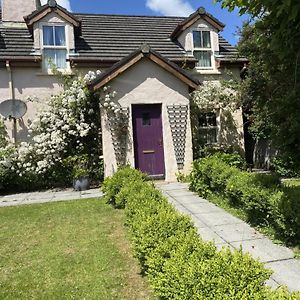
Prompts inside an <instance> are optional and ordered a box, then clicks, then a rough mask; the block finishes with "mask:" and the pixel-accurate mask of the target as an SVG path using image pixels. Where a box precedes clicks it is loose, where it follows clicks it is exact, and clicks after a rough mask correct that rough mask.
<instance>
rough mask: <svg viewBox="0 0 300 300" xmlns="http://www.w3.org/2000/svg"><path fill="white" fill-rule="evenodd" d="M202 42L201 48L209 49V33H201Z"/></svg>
mask: <svg viewBox="0 0 300 300" xmlns="http://www.w3.org/2000/svg"><path fill="white" fill-rule="evenodd" d="M202 41H203V45H202V47H203V48H211V43H210V32H209V31H202Z"/></svg>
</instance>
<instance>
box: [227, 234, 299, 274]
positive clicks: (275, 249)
mask: <svg viewBox="0 0 300 300" xmlns="http://www.w3.org/2000/svg"><path fill="white" fill-rule="evenodd" d="M231 245H232V246H233V247H234V248H236V249H240V247H242V249H243V251H244V252H249V253H250V254H251V255H252V256H253V257H254V258H257V259H259V260H260V261H261V262H264V263H266V262H272V261H277V260H286V259H291V258H293V257H294V253H293V251H292V250H290V249H288V248H286V247H283V246H280V245H275V244H273V243H272V241H271V240H269V239H268V238H263V239H257V240H251V241H240V242H233V243H231ZM299 271H300V269H299Z"/></svg>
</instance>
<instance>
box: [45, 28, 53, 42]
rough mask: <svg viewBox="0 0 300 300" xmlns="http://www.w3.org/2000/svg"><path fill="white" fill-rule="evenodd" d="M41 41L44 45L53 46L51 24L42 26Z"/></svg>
mask: <svg viewBox="0 0 300 300" xmlns="http://www.w3.org/2000/svg"><path fill="white" fill-rule="evenodd" d="M43 43H44V45H45V46H54V36H53V26H43Z"/></svg>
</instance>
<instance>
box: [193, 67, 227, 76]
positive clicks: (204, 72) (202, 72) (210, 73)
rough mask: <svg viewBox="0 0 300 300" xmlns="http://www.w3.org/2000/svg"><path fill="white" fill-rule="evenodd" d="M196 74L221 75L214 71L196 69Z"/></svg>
mask: <svg viewBox="0 0 300 300" xmlns="http://www.w3.org/2000/svg"><path fill="white" fill-rule="evenodd" d="M195 71H196V73H198V74H208V75H221V74H222V73H221V72H220V71H218V70H216V69H203V68H199V67H196V68H195Z"/></svg>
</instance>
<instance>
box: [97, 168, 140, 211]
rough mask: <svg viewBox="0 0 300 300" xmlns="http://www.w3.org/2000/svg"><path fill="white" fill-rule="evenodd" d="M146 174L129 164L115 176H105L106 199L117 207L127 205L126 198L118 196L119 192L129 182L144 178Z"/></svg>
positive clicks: (103, 189)
mask: <svg viewBox="0 0 300 300" xmlns="http://www.w3.org/2000/svg"><path fill="white" fill-rule="evenodd" d="M144 179H145V175H144V174H142V173H141V172H140V171H138V170H133V169H131V168H130V167H129V166H126V167H122V168H120V169H119V170H118V171H117V172H116V173H115V174H114V175H113V176H111V177H107V178H105V180H104V182H103V184H102V191H103V193H104V194H105V195H104V199H105V200H106V202H107V203H110V204H112V205H113V206H114V207H116V208H124V207H125V200H126V199H125V198H124V199H121V198H117V195H118V193H119V192H120V191H121V189H122V188H123V187H124V186H125V185H126V184H128V183H130V182H134V181H139V180H144Z"/></svg>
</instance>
